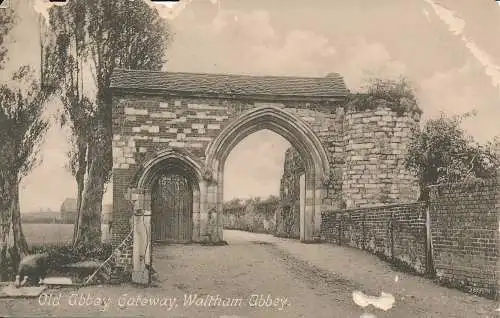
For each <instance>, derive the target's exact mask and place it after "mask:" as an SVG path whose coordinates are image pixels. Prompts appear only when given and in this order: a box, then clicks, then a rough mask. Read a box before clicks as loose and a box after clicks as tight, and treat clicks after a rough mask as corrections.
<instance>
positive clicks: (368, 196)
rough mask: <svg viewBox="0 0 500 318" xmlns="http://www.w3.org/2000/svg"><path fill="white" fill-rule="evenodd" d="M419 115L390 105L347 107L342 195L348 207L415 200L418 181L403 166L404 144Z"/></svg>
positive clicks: (416, 123)
mask: <svg viewBox="0 0 500 318" xmlns="http://www.w3.org/2000/svg"><path fill="white" fill-rule="evenodd" d="M418 121H419V115H418V114H412V113H405V114H404V115H403V116H401V115H399V114H398V113H396V112H394V111H392V110H391V109H389V108H378V109H373V110H364V111H351V110H349V111H347V112H346V114H345V117H344V132H345V133H344V143H345V166H344V173H343V179H342V195H343V200H344V202H345V204H346V206H347V208H355V207H364V206H369V205H373V204H380V203H382V204H392V203H402V202H407V203H409V202H413V201H415V200H416V199H417V198H418V193H419V191H418V184H417V183H416V182H415V179H414V177H413V176H412V175H411V174H409V173H408V172H407V171H406V170H405V169H404V167H403V158H404V156H405V147H406V145H407V142H408V140H409V138H410V133H411V129H412V128H414V127H417V126H418Z"/></svg>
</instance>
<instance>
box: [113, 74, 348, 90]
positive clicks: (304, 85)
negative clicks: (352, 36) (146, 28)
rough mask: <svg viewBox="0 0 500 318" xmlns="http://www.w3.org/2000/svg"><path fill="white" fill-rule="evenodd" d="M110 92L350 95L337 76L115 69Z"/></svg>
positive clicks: (341, 79) (342, 81)
mask: <svg viewBox="0 0 500 318" xmlns="http://www.w3.org/2000/svg"><path fill="white" fill-rule="evenodd" d="M111 88H122V89H138V90H163V91H170V92H179V93H199V94H216V95H225V94H231V95H247V96H248V95H250V96H253V95H265V96H301V97H342V96H345V95H346V94H347V88H346V86H345V83H344V80H343V78H342V76H340V75H339V74H337V73H330V74H328V75H327V76H325V77H291V76H250V75H233V74H203V73H180V72H154V71H137V70H124V69H116V70H115V71H114V72H113V76H112V78H111Z"/></svg>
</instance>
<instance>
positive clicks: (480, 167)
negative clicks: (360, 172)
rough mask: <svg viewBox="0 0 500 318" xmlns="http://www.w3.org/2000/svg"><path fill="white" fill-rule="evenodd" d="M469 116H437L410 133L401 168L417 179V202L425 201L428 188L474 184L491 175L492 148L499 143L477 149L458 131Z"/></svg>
mask: <svg viewBox="0 0 500 318" xmlns="http://www.w3.org/2000/svg"><path fill="white" fill-rule="evenodd" d="M473 115H474V114H473V113H467V114H464V115H460V116H451V117H449V116H446V115H445V114H441V116H440V117H439V118H434V119H430V120H428V121H427V122H426V123H425V124H424V126H423V128H422V129H419V130H416V131H414V132H413V134H412V136H411V140H410V143H409V145H408V153H407V157H406V159H405V162H404V164H405V167H406V168H407V169H408V170H409V171H411V172H413V173H414V174H415V175H416V176H417V177H418V181H419V185H420V197H419V200H427V199H428V198H429V190H428V188H427V187H428V186H429V185H433V184H440V183H452V182H461V181H477V180H481V179H485V178H490V177H492V176H494V175H495V173H496V168H497V167H498V165H499V158H498V157H497V156H496V154H495V149H494V146H495V143H498V142H499V140H498V139H496V140H493V141H491V142H489V143H487V144H486V145H481V144H479V143H477V142H476V141H474V139H473V138H472V137H470V136H468V135H466V133H465V131H464V130H463V129H462V128H461V127H460V125H461V123H462V121H463V120H464V119H466V118H469V117H470V116H473Z"/></svg>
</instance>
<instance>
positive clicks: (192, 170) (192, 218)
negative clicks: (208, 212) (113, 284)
mask: <svg viewBox="0 0 500 318" xmlns="http://www.w3.org/2000/svg"><path fill="white" fill-rule="evenodd" d="M138 176H139V177H138V179H137V182H136V183H135V184H134V187H133V188H131V189H129V194H128V196H129V200H130V201H131V202H132V204H133V209H134V216H133V222H132V223H133V225H132V226H133V233H134V234H133V235H134V246H133V274H132V280H133V281H134V282H137V283H145V284H148V283H150V279H151V278H150V271H149V268H150V266H151V265H152V248H151V245H152V243H153V241H154V240H156V241H170V242H172V241H173V242H176V243H188V242H197V241H199V239H200V208H201V207H200V203H201V200H200V188H202V187H204V186H203V185H201V184H202V183H203V178H202V164H201V163H200V162H199V161H198V160H197V159H196V157H195V156H194V155H192V154H191V153H189V152H187V151H185V150H182V149H175V148H167V149H165V150H162V151H159V152H158V153H156V155H155V156H154V158H152V159H151V160H149V161H148V162H146V163H145V164H144V165H143V167H142V169H141V170H140V172H139V174H138ZM169 181H170V182H171V184H168V182H169ZM172 185H173V187H177V190H182V191H184V192H183V194H184V195H185V197H186V198H188V200H184V199H185V198H182V205H179V204H177V203H178V202H174V203H172V202H168V203H167V204H165V205H163V206H162V200H165V197H168V198H169V199H170V200H173V201H177V200H178V199H179V198H176V197H175V195H176V193H174V194H173V196H168V195H165V193H164V192H162V191H168V190H169V189H172ZM180 188H182V189H180ZM186 190H187V191H190V193H186V192H185V191H186ZM169 199H167V200H169ZM186 201H188V202H186ZM163 203H165V202H164V201H163ZM172 208H173V209H174V210H169V209H172ZM178 208H180V209H181V210H180V211H179V210H175V209H178ZM164 218H168V219H164ZM172 221H173V222H174V223H172Z"/></svg>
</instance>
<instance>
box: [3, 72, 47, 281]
mask: <svg viewBox="0 0 500 318" xmlns="http://www.w3.org/2000/svg"><path fill="white" fill-rule="evenodd" d="M15 86H17V87H15ZM49 96H50V92H49V91H46V90H43V89H41V87H40V85H39V83H38V82H37V81H36V80H34V79H33V72H31V70H30V68H29V67H27V66H22V67H20V68H19V70H18V71H17V72H15V73H14V74H13V76H12V78H11V81H9V82H8V84H3V85H1V86H0V140H1V142H0V213H1V218H2V220H1V221H2V224H1V228H0V234H1V235H0V243H1V255H0V265H1V271H2V272H5V269H6V266H7V265H6V261H7V259H8V258H9V257H8V254H7V250H8V248H9V246H10V259H11V260H12V262H13V267H14V268H15V267H17V264H18V262H19V260H20V257H21V255H23V254H24V253H25V252H26V251H27V242H26V239H25V237H24V235H23V232H22V227H21V213H20V208H19V184H20V182H21V180H22V178H23V177H25V176H27V175H28V174H29V172H30V171H31V170H32V169H33V167H35V166H36V165H37V164H38V163H40V158H39V156H38V154H39V150H40V146H41V143H42V141H43V140H44V136H45V133H46V131H47V128H48V122H47V121H46V120H45V119H44V118H43V117H42V114H43V109H44V107H43V106H44V104H45V102H46V100H47V98H48V97H49Z"/></svg>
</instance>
